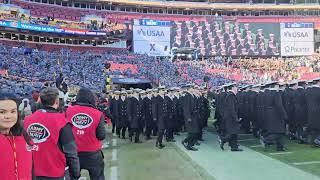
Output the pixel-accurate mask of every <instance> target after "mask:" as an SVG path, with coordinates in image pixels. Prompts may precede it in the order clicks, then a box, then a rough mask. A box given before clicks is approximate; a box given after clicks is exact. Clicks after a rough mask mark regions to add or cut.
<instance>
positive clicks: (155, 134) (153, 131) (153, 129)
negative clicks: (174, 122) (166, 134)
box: [152, 122, 158, 136]
mask: <svg viewBox="0 0 320 180" xmlns="http://www.w3.org/2000/svg"><path fill="white" fill-rule="evenodd" d="M157 135H158V125H157V124H156V122H154V124H153V125H152V136H157Z"/></svg>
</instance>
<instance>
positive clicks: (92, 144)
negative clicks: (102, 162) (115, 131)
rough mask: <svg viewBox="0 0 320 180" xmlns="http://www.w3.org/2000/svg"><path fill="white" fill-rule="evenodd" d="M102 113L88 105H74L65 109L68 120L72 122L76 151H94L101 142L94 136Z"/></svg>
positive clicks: (100, 145) (98, 147)
mask: <svg viewBox="0 0 320 180" xmlns="http://www.w3.org/2000/svg"><path fill="white" fill-rule="evenodd" d="M102 115H103V113H102V112H101V111H99V110H97V109H95V108H92V107H88V106H80V105H74V106H70V107H69V108H68V109H67V112H66V116H67V120H68V122H70V123H71V124H72V131H73V134H74V136H75V140H76V144H77V147H78V152H96V151H98V150H100V149H101V147H102V143H101V141H99V140H98V139H97V137H96V129H97V127H98V125H99V122H100V120H101V116H102Z"/></svg>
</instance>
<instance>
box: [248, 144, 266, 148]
mask: <svg viewBox="0 0 320 180" xmlns="http://www.w3.org/2000/svg"><path fill="white" fill-rule="evenodd" d="M250 147H252V148H257V147H263V146H262V145H261V144H258V145H253V146H250Z"/></svg>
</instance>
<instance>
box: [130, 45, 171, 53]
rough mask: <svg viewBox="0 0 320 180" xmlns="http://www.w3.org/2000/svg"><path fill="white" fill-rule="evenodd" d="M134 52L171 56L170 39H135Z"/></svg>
mask: <svg viewBox="0 0 320 180" xmlns="http://www.w3.org/2000/svg"><path fill="white" fill-rule="evenodd" d="M133 47H134V52H135V53H138V54H148V55H149V56H169V55H170V41H158V42H156V41H134V42H133Z"/></svg>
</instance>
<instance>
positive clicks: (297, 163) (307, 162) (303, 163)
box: [292, 161, 320, 166]
mask: <svg viewBox="0 0 320 180" xmlns="http://www.w3.org/2000/svg"><path fill="white" fill-rule="evenodd" d="M292 164H293V165H297V166H299V165H308V164H320V161H306V162H295V163H292Z"/></svg>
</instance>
